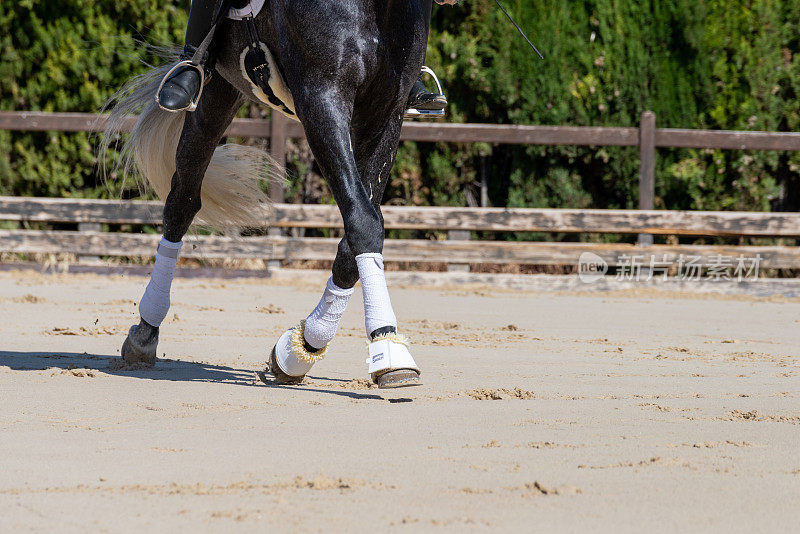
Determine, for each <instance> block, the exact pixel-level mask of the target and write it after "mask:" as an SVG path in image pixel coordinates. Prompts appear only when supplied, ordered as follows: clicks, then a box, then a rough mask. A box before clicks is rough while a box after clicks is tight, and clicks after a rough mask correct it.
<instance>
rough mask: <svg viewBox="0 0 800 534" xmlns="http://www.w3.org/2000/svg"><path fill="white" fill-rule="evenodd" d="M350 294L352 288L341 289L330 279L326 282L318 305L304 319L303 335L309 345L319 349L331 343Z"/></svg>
mask: <svg viewBox="0 0 800 534" xmlns="http://www.w3.org/2000/svg"><path fill="white" fill-rule="evenodd" d="M352 294H353V288H350V289H342V288H341V287H339V286H337V285H336V284H334V283H333V278H332V277H331V278H330V279H329V280H328V284H327V285H326V286H325V293H323V294H322V298H321V299H320V300H319V304H317V307H316V308H314V311H312V312H311V315H309V316H308V318H307V319H306V326H305V332H304V334H305V339H306V342H307V343H308V344H309V345H311V346H312V347H314V348H315V349H321V348H324V347H325V345H327V344H328V343H330V342H331V341H333V338H334V336H335V335H336V330H337V329H338V328H339V321H341V320H342V315H344V310H345V309H346V308H347V303H348V302H349V301H350V297H351V296H352Z"/></svg>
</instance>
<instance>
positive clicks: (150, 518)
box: [0, 271, 800, 532]
mask: <svg viewBox="0 0 800 534" xmlns="http://www.w3.org/2000/svg"><path fill="white" fill-rule="evenodd" d="M145 282H146V280H145V279H144V278H141V277H137V276H131V275H128V274H123V275H119V274H117V275H105V276H101V275H96V274H59V275H43V274H40V273H36V272H32V271H7V272H0V310H2V317H3V320H2V324H3V330H2V332H3V335H2V344H1V345H0V399H2V404H3V410H2V413H1V414H0V430H1V431H0V450H2V451H3V454H2V456H1V457H0V474H1V475H0V510H2V513H0V531H2V532H19V531H24V530H40V531H51V532H53V531H58V532H84V531H114V532H141V531H143V530H144V531H159V532H160V531H195V532H205V531H208V532H212V531H214V532H219V531H227V530H230V529H231V528H236V529H237V530H241V531H244V532H248V531H252V532H263V531H265V530H266V529H268V528H272V529H276V528H282V529H286V530H289V531H304V532H307V531H324V532H331V531H335V532H339V531H342V532H367V531H369V532H375V531H378V532H380V531H393V532H394V531H398V532H420V531H431V532H446V531H452V532H469V531H484V530H492V531H496V532H506V531H526V532H533V531H544V530H545V529H547V530H552V531H557V532H586V531H593V532H598V531H602V532H642V531H647V530H649V531H654V532H677V531H681V532H686V531H690V532H705V531H708V532H753V531H756V532H768V531H772V532H777V531H792V530H795V529H796V528H797V525H798V524H800V454H798V444H799V443H800V299H795V298H786V297H771V298H756V297H753V296H734V295H713V294H707V293H704V294H700V293H693V292H692V291H691V288H680V289H681V292H679V293H677V292H665V291H661V290H657V289H637V290H627V291H607V292H598V293H586V292H576V291H571V292H569V293H567V292H544V291H531V290H524V289H519V288H516V289H515V288H497V287H495V286H489V285H457V284H456V285H445V286H443V287H435V286H428V287H425V288H419V287H414V284H413V283H412V282H413V281H411V282H409V283H406V284H402V285H401V286H399V285H398V284H397V283H394V284H393V285H394V289H393V292H392V300H393V303H394V305H395V310H396V312H397V316H398V318H399V320H400V323H401V330H402V331H403V333H406V334H408V335H409V336H410V337H411V340H412V343H413V345H412V346H413V354H414V356H415V358H416V359H417V361H418V363H419V364H420V366H421V367H422V370H423V376H422V377H423V381H424V386H423V387H420V388H412V389H409V390H397V391H389V392H386V391H380V390H376V389H373V388H370V384H369V382H368V381H367V380H366V379H367V369H366V364H365V363H364V359H365V357H366V353H367V349H366V344H365V342H364V341H365V340H364V332H363V315H362V308H361V304H360V294H359V293H360V292H359V291H357V294H356V297H355V298H353V299H352V301H351V306H350V309H349V310H348V311H347V313H346V315H345V318H344V321H343V324H342V327H341V330H340V333H339V336H338V337H337V339H336V341H334V344H333V346H332V348H331V352H330V355H329V357H328V358H327V359H326V360H324V361H323V362H321V363H320V364H318V365H317V366H316V367H315V368H314V370H313V371H312V373H311V377H310V378H309V379H307V381H306V383H305V384H303V385H301V386H298V387H282V386H278V385H274V384H269V385H265V384H263V383H262V382H260V381H259V380H258V378H257V376H256V372H257V371H260V370H262V369H263V366H264V364H265V361H266V359H267V357H268V354H269V352H268V351H269V350H270V349H271V348H272V345H273V344H274V342H275V340H277V338H278V336H279V335H280V334H281V333H282V332H283V331H284V329H286V328H288V327H290V326H292V325H294V324H296V323H297V322H298V321H299V320H300V319H302V318H303V317H305V315H306V314H307V313H308V312H309V311H310V310H311V309H312V308H313V306H314V305H315V304H316V302H317V300H318V298H319V295H320V293H321V291H322V283H323V282H324V278H320V279H319V280H316V279H313V280H311V281H309V280H308V279H301V278H298V279H294V280H293V279H291V277H283V278H281V277H276V278H272V279H235V280H220V279H178V280H176V282H175V284H174V288H173V307H172V311H171V312H170V314H169V317H168V319H167V321H166V322H165V324H164V325H163V328H162V334H161V344H160V347H159V349H160V350H159V356H160V357H163V358H164V360H163V361H161V362H159V364H158V365H157V366H156V368H154V369H151V370H126V369H120V368H119V366H118V365H117V363H118V358H119V356H118V355H119V348H120V346H121V344H122V341H123V339H124V337H125V334H126V332H127V329H128V327H129V326H130V325H131V324H133V323H134V322H135V321H136V319H137V317H138V314H137V302H138V298H139V296H140V295H141V293H142V291H143V289H144V285H145ZM390 283H391V281H390Z"/></svg>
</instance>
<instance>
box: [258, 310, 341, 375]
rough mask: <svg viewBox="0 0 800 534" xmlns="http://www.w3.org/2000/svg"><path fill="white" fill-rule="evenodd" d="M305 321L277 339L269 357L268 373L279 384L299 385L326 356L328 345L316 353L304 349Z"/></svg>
mask: <svg viewBox="0 0 800 534" xmlns="http://www.w3.org/2000/svg"><path fill="white" fill-rule="evenodd" d="M304 330H305V321H301V322H300V324H299V325H297V326H295V327H294V328H292V329H290V330H287V331H286V332H284V333H283V335H282V336H281V337H280V338H279V339H278V342H277V343H276V344H275V347H273V349H272V354H270V357H269V369H268V370H269V371H270V372H271V373H272V374H273V376H275V380H276V381H277V382H278V383H280V384H299V383H301V382H302V381H303V378H304V377H305V376H306V374H308V372H309V371H310V370H311V368H312V367H313V366H314V364H315V363H317V362H318V361H320V360H322V359H323V358H324V357H325V356H327V354H328V345H325V346H324V347H323V348H321V349H320V350H318V351H316V352H310V351H308V350H307V349H306V347H305V341H304V336H303V332H304Z"/></svg>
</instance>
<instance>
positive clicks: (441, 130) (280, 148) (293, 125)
mask: <svg viewBox="0 0 800 534" xmlns="http://www.w3.org/2000/svg"><path fill="white" fill-rule="evenodd" d="M105 122H106V117H104V116H97V115H94V114H91V113H42V112H35V111H3V112H0V130H20V131H70V132H100V131H102V130H103V127H104V126H105ZM134 124H135V119H134V118H132V119H130V120H128V121H127V122H126V123H125V125H124V128H123V129H128V130H129V129H130V128H132V127H133V125H134ZM226 134H227V135H232V136H237V137H255V138H265V139H270V141H271V143H270V145H271V146H270V150H271V152H272V156H273V158H275V160H276V161H278V162H279V163H281V162H285V161H286V140H287V139H299V138H302V137H304V136H305V132H304V131H303V127H302V125H301V124H300V123H298V122H295V121H291V120H289V119H287V118H285V117H284V116H283V115H281V114H280V113H276V114H275V115H274V120H273V121H270V120H266V119H235V120H234V121H233V124H231V126H230V127H229V128H228V130H227V132H226ZM400 138H401V140H403V141H420V142H449V143H475V142H483V143H494V144H521V145H584V146H631V147H634V146H638V147H640V156H641V161H642V165H641V166H640V174H639V187H640V197H639V208H640V209H652V205H653V195H654V193H655V160H656V150H657V149H658V148H669V147H673V148H712V149H736V150H800V133H794V132H788V133H783V132H740V131H722V130H719V131H712V130H683V129H669V128H656V116H655V114H654V113H652V112H650V111H647V112H645V113H643V114H642V119H641V124H640V127H639V128H608V127H577V126H528V125H511V124H448V123H429V122H407V123H405V124H404V125H403V131H402V133H401V137H400ZM271 194H272V199H273V200H274V201H276V202H281V201H282V200H283V191H282V190H281V189H280V188H273V191H272V193H271Z"/></svg>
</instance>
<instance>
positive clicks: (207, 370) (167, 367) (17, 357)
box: [0, 351, 411, 403]
mask: <svg viewBox="0 0 800 534" xmlns="http://www.w3.org/2000/svg"><path fill="white" fill-rule="evenodd" d="M120 361H121V360H120V357H119V356H110V355H98V354H88V353H76V352H10V351H0V367H8V368H10V369H11V370H13V371H46V370H48V369H63V370H81V369H87V370H93V371H97V372H100V373H105V374H109V375H115V376H124V377H129V378H138V379H142V380H165V381H168V382H213V383H222V384H229V385H235V386H248V387H265V386H266V387H268V388H270V389H281V390H287V391H307V392H314V393H326V394H329V395H336V396H340V397H347V398H350V399H357V400H381V401H387V400H388V401H389V402H392V403H394V402H410V401H411V399H397V398H391V399H387V398H384V397H382V396H380V395H372V394H367V393H358V392H355V391H341V390H332V389H327V388H319V387H308V386H303V385H298V386H286V385H282V384H278V383H277V382H275V381H274V379H272V377H271V375H269V374H268V373H264V372H263V371H261V372H256V371H253V370H251V369H236V368H233V367H227V366H224V365H212V364H209V363H202V362H187V361H183V360H168V359H159V360H158V362H157V363H156V366H155V367H153V368H150V369H125V368H122V369H120V368H118V367H117V365H118V364H119V362H120ZM310 378H311V377H310ZM313 378H314V379H315V380H325V381H330V382H340V383H341V382H347V380H344V379H339V378H330V379H329V378H324V377H313Z"/></svg>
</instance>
